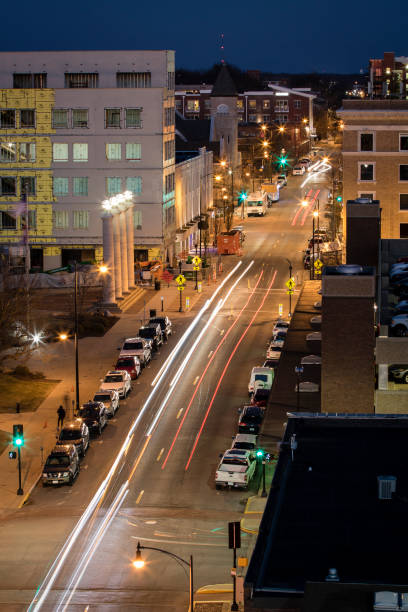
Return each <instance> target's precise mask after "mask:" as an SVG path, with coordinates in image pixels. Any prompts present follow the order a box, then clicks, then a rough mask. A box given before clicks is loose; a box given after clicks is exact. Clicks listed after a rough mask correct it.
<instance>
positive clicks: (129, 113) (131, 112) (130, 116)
mask: <svg viewBox="0 0 408 612" xmlns="http://www.w3.org/2000/svg"><path fill="white" fill-rule="evenodd" d="M126 127H127V128H139V127H142V109H141V108H127V109H126Z"/></svg>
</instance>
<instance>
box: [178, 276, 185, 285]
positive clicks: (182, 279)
mask: <svg viewBox="0 0 408 612" xmlns="http://www.w3.org/2000/svg"><path fill="white" fill-rule="evenodd" d="M185 282H186V277H185V276H184V275H183V274H179V275H178V276H176V283H177V284H178V285H184V284H185Z"/></svg>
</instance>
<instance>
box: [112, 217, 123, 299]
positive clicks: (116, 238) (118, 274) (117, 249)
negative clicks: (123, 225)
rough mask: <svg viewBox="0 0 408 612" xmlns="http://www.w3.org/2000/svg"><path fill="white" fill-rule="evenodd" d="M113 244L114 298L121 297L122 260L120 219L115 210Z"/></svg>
mask: <svg viewBox="0 0 408 612" xmlns="http://www.w3.org/2000/svg"><path fill="white" fill-rule="evenodd" d="M113 245H114V253H115V293H116V299H121V298H122V297H123V296H122V262H121V245H120V220H119V214H118V213H117V212H115V214H114V215H113Z"/></svg>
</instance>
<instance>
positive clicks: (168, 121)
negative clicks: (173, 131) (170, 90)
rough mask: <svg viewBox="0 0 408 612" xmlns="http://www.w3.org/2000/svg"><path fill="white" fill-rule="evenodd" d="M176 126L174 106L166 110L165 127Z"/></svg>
mask: <svg viewBox="0 0 408 612" xmlns="http://www.w3.org/2000/svg"><path fill="white" fill-rule="evenodd" d="M173 124H174V106H171V107H170V108H166V109H165V113H164V125H165V126H166V127H169V126H171V125H173Z"/></svg>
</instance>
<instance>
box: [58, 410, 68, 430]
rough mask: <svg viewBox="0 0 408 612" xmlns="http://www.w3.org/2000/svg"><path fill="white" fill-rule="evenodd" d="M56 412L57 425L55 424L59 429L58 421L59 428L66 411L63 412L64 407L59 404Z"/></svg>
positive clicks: (62, 423)
mask: <svg viewBox="0 0 408 612" xmlns="http://www.w3.org/2000/svg"><path fill="white" fill-rule="evenodd" d="M57 414H58V425H57V427H58V429H59V426H60V423H61V428H62V427H63V425H64V419H65V415H66V412H65V410H64V407H63V406H60V407H59V408H58V410H57Z"/></svg>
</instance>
